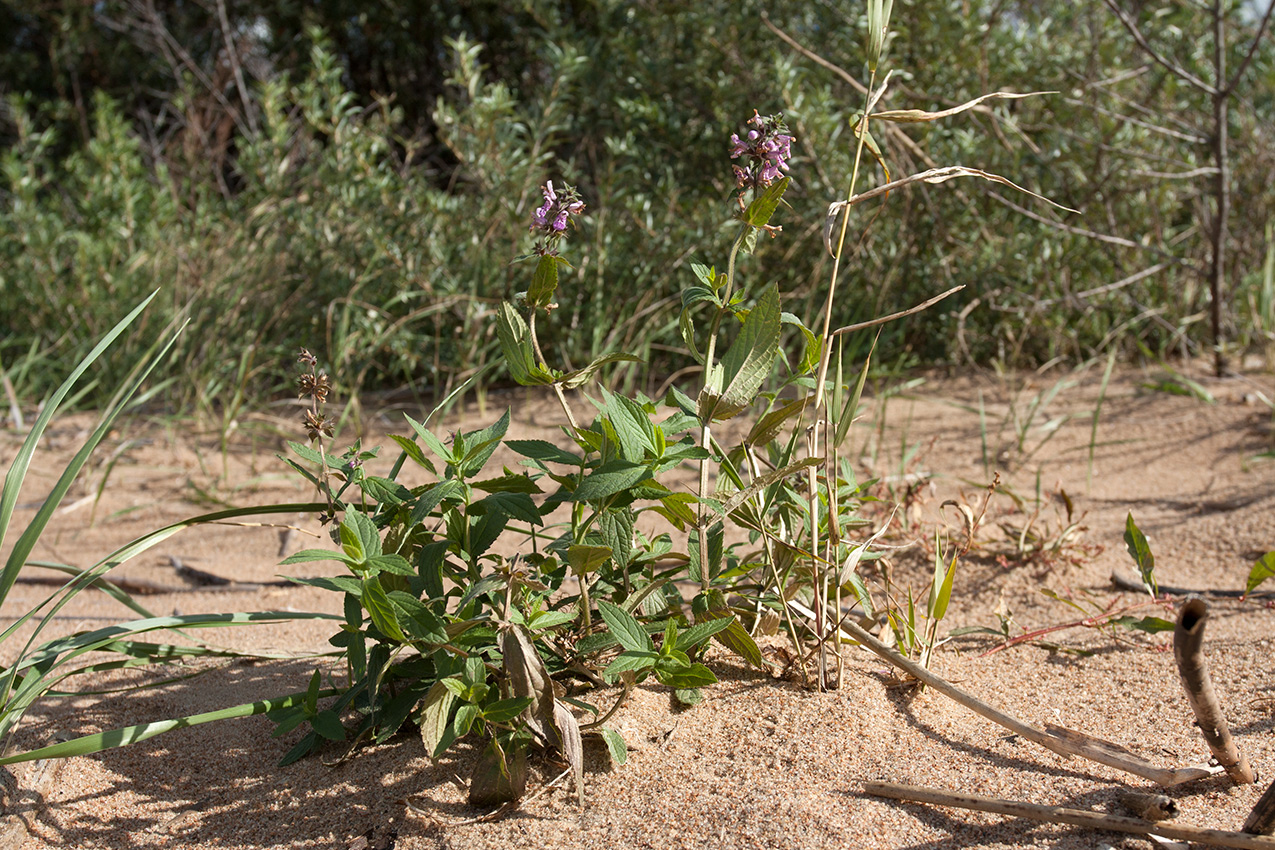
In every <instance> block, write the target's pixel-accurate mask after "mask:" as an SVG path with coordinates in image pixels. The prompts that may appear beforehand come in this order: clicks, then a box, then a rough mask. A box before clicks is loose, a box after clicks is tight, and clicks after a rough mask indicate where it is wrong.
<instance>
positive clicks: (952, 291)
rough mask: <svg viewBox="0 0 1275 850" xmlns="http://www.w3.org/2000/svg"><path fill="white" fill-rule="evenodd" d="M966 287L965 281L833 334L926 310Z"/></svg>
mask: <svg viewBox="0 0 1275 850" xmlns="http://www.w3.org/2000/svg"><path fill="white" fill-rule="evenodd" d="M964 288H965V284H963V283H962V284H961V285H960V286H953V287H952V288H951V289H949V290H948V291H947V292H944V293H942V294H940V295H935V296H934V297H933V298H931V299H929V300H928V301H925V302H924V303H922V304H917V305H916V306H915V307H909V308H908V309H906V310H900V311H899V312H898V313H891V314H890V315H888V316H882V317H881V318H879V319H869V320H868V321H866V322H857V323H855V324H853V325H846V326H845V327H843V328H837V329H836V330H835V331H833V332H832V335H833V336H840V335H841V334H848V333H850V332H852V331H861V330H863V329H864V328H871V327H875V326H876V325H884V324H885V323H886V322H893V321H894V320H895V319H902V318H903V317H904V316H911V315H912V314H913V313H919V312H921V311H922V310H925V309H927V308H929V307H933V306H934V305H935V304H937V303H939V302H940V301H942V300H943V299H944V298H946V297H948V296H949V295H954V294H956V293H957V292H960V291H961V290H962V289H964Z"/></svg>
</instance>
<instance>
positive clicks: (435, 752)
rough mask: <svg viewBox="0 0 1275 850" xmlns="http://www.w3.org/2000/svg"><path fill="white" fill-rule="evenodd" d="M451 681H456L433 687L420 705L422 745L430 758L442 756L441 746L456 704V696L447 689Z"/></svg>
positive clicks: (437, 684)
mask: <svg viewBox="0 0 1275 850" xmlns="http://www.w3.org/2000/svg"><path fill="white" fill-rule="evenodd" d="M449 681H455V680H453V679H443V680H442V681H440V682H435V683H434V684H433V685H431V686H430V689H429V692H428V693H426V694H425V698H424V699H422V700H421V703H420V727H421V743H423V744H424V745H425V754H426V755H428V756H429V757H430V758H438V757H439V756H440V755H442V751H441V750H440V744H442V743H443V741H444V738H445V737H446V735H447V727H448V722H447V721H448V720H450V719H451V713H452V706H453V705H455V704H456V694H454V693H452V691H451V690H449V689H448V687H447V683H448V682H449ZM456 684H458V685H459V684H460V683H459V682H457V683H456ZM444 749H445V748H444Z"/></svg>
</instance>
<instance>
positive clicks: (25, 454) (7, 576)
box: [0, 290, 159, 603]
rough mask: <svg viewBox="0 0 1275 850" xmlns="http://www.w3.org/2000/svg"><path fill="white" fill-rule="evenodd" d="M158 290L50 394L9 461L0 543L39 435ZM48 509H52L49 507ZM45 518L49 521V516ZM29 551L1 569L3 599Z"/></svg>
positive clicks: (0, 499) (0, 502) (0, 498)
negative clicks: (84, 376)
mask: <svg viewBox="0 0 1275 850" xmlns="http://www.w3.org/2000/svg"><path fill="white" fill-rule="evenodd" d="M158 294H159V290H156V291H155V292H152V293H151V294H150V297H148V298H147V299H146V300H144V301H143V302H142V303H141V304H138V305H137V306H136V307H134V308H133V310H132V311H131V312H130V313H129V314H128V315H127V316H125V317H124V318H123V319H121V320H120V321H119V323H118V324H116V325H115V327H114V328H112V329H111V330H110V332H109V333H107V334H106V336H104V337H102V339H101V340H100V341H99V342H98V344H97V345H95V346H94V347H93V350H92V351H90V352H89V353H88V354H86V355H85V356H84V359H83V360H81V361H80V362H79V364H78V365H77V366H76V367H75V369H74V370H72V372H71V374H70V375H69V376H68V377H67V379H66V380H65V381H64V382H63V383H62V385H61V386H60V387H58V388H57V390H56V391H55V392H54V393H53V395H52V397H50V398H49V400H48V402H46V403H45V405H44V410H42V411H41V412H40V415H39V417H38V418H37V419H36V420H35V423H34V424H33V425H32V426H31V431H30V433H28V434H27V438H26V439H25V440H24V441H23V442H22V447H21V448H20V449H19V450H18V454H17V455H16V456H15V457H14V459H13V463H12V464H10V465H9V471H8V473H7V474H6V475H5V477H4V488H3V489H2V490H0V546H3V544H4V538H5V534H6V532H7V531H8V529H9V521H10V520H11V519H12V518H13V511H14V509H15V508H16V507H17V504H18V495H19V492H20V491H21V489H22V482H23V481H24V480H26V475H27V470H28V469H29V468H30V466H31V458H32V457H33V456H34V455H35V449H36V446H37V445H38V444H39V442H40V438H41V437H42V436H44V431H45V429H47V428H48V426H49V422H50V421H52V419H53V416H54V415H55V414H56V413H57V412H58V409H59V408H60V407H61V405H62V402H63V400H65V398H66V396H67V394H68V393H69V392H70V391H71V388H72V387H73V386H75V384H76V382H78V381H79V380H80V378H81V377H82V376H83V375H84V373H85V371H87V370H88V368H89V366H91V365H93V363H94V361H96V360H97V359H98V358H99V357H101V356H102V353H103V352H105V351H106V349H108V348H110V347H111V345H112V344H113V343H114V342H115V340H116V339H118V338H119V337H120V335H121V334H123V333H124V331H125V330H126V329H127V328H128V326H129V325H131V324H132V323H133V320H134V319H136V318H137V316H138V315H139V314H140V313H141V312H142V311H143V310H144V309H146V306H147V305H148V304H150V302H151V301H152V300H153V299H154V298H155V296H156V295H158ZM99 439H100V438H99ZM68 486H69V484H68ZM49 513H52V512H51V511H50V512H49ZM44 521H45V522H46V523H47V521H48V518H47V516H46V517H45V520H44ZM40 530H43V527H41V529H40ZM28 531H30V528H28ZM24 536H25V535H24ZM37 536H38V532H37ZM27 554H30V549H29V548H28V550H27V553H26V554H23V555H21V557H17V558H15V557H14V556H13V554H11V555H10V557H9V559H8V561H6V563H5V566H4V570H3V571H2V572H0V603H2V602H3V601H4V600H5V598H6V597H7V596H8V595H9V590H10V589H11V588H12V587H13V582H14V580H16V579H17V577H18V570H20V569H21V568H22V564H23V562H24V561H25V560H26V555H27Z"/></svg>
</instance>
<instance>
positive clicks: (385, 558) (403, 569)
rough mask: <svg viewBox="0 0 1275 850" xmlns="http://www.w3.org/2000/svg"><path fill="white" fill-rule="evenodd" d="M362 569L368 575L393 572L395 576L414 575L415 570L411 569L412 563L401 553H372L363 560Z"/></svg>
mask: <svg viewBox="0 0 1275 850" xmlns="http://www.w3.org/2000/svg"><path fill="white" fill-rule="evenodd" d="M363 567H364V569H366V570H367V572H368V575H376V574H377V573H393V574H394V575H396V576H414V575H416V570H414V569H412V565H411V564H409V563H408V562H407V559H406V558H404V557H403V556H402V555H398V554H394V555H373V556H372V557H371V558H368V559H367V560H366V561H364V562H363Z"/></svg>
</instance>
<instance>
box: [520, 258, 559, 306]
mask: <svg viewBox="0 0 1275 850" xmlns="http://www.w3.org/2000/svg"><path fill="white" fill-rule="evenodd" d="M558 259H559V258H558V257H555V256H553V255H552V254H545V255H544V256H542V257H541V258H540V262H538V263H536V273H535V275H533V276H532V278H531V288H530V289H528V290H527V306H528V307H531V308H532V309H535V308H537V307H548V306H549V305H550V304H552V303H553V293H554V292H555V291H556V290H557V289H558Z"/></svg>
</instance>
